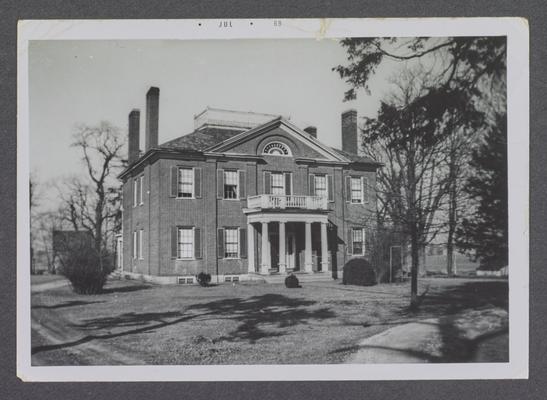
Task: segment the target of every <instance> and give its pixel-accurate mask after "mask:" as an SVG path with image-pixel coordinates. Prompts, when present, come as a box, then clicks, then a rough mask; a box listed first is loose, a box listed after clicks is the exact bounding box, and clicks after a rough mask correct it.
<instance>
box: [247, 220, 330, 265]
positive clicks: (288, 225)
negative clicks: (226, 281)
mask: <svg viewBox="0 0 547 400" xmlns="http://www.w3.org/2000/svg"><path fill="white" fill-rule="evenodd" d="M327 224H328V216H327V214H323V213H310V214H304V213H290V212H286V213H264V212H261V213H256V214H250V215H248V221H247V232H248V235H247V239H248V247H247V248H248V249H249V259H248V265H249V267H248V268H249V270H248V272H249V273H260V274H264V275H267V274H272V273H279V274H288V273H290V272H293V271H300V272H306V273H313V272H327V271H328V270H329V262H328V259H329V256H328V248H329V246H328V235H327V226H328V225H327ZM312 227H314V228H315V229H312ZM317 228H319V229H317ZM314 232H315V235H314V234H313V233H314ZM317 236H319V237H317ZM318 239H320V246H319V249H317V250H319V251H316V253H317V254H316V256H315V257H314V256H313V246H312V243H313V242H318ZM257 253H259V254H257ZM302 254H303V257H301V255H302Z"/></svg>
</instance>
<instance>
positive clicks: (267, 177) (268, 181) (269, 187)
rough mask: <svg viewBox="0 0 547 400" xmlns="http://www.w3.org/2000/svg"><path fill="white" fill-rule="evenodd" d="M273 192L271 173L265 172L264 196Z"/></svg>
mask: <svg viewBox="0 0 547 400" xmlns="http://www.w3.org/2000/svg"><path fill="white" fill-rule="evenodd" d="M271 192H272V184H271V173H270V172H269V171H265V172H264V194H270V193H271Z"/></svg>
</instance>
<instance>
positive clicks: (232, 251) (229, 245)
mask: <svg viewBox="0 0 547 400" xmlns="http://www.w3.org/2000/svg"><path fill="white" fill-rule="evenodd" d="M238 233H239V231H238V229H237V228H226V229H224V257H225V258H237V257H239V235H238Z"/></svg>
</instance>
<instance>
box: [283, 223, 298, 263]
mask: <svg viewBox="0 0 547 400" xmlns="http://www.w3.org/2000/svg"><path fill="white" fill-rule="evenodd" d="M285 248H286V249H287V269H289V270H294V269H295V268H296V236H295V234H294V233H292V232H291V233H289V234H287V243H286V245H285Z"/></svg>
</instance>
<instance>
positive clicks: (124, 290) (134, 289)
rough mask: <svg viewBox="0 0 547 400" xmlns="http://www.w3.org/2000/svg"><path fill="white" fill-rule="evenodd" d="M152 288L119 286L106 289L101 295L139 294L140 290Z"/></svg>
mask: <svg viewBox="0 0 547 400" xmlns="http://www.w3.org/2000/svg"><path fill="white" fill-rule="evenodd" d="M151 287H152V286H151V285H128V286H118V287H111V288H104V289H103V290H102V292H101V294H109V293H128V292H137V291H139V290H146V289H150V288H151Z"/></svg>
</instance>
